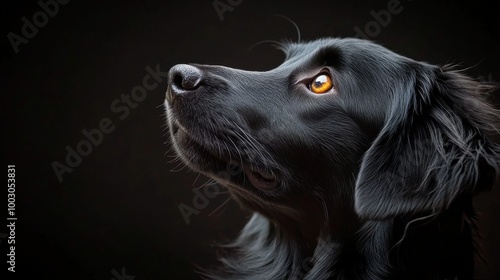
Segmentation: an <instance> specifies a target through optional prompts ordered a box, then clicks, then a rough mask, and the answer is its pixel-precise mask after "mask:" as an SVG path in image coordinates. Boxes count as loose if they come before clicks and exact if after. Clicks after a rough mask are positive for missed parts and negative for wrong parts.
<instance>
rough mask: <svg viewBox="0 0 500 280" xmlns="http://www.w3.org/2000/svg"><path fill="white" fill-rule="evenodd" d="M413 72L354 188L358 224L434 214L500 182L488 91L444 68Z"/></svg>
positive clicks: (499, 158)
mask: <svg viewBox="0 0 500 280" xmlns="http://www.w3.org/2000/svg"><path fill="white" fill-rule="evenodd" d="M413 71H414V72H413V74H414V75H413V78H412V79H411V81H408V84H409V85H410V86H409V87H408V90H406V91H405V92H397V93H394V97H393V102H392V105H391V110H390V113H389V114H388V115H387V117H386V122H385V124H384V127H383V128H382V130H381V132H380V133H379V135H378V136H377V138H376V139H375V140H374V142H373V143H372V146H371V147H370V148H369V149H368V151H367V152H366V153H365V155H364V157H363V161H362V164H361V169H360V172H359V174H358V178H357V181H356V187H355V209H356V211H357V213H358V214H359V215H360V216H361V217H363V218H367V219H384V218H389V217H393V216H396V215H401V214H406V213H418V212H432V213H434V212H439V211H442V210H444V209H446V208H447V207H448V206H449V205H450V204H451V203H452V202H453V201H454V200H455V199H456V198H457V197H459V196H461V195H464V194H468V195H472V194H474V193H476V192H478V191H482V190H489V189H491V187H492V185H493V184H494V183H495V180H496V178H497V175H498V171H499V166H500V147H499V146H498V144H495V143H494V140H493V139H494V138H495V137H497V136H498V135H499V130H498V128H499V126H498V125H497V124H498V119H499V115H500V114H499V113H498V112H497V111H496V110H495V109H493V107H491V106H490V105H489V104H488V102H487V101H486V100H485V98H484V95H485V93H486V91H487V90H488V89H491V87H488V86H485V85H481V84H480V83H478V82H476V81H473V80H472V79H470V78H468V77H466V76H464V75H463V74H461V73H460V72H458V71H454V70H452V69H451V68H449V67H447V66H445V67H442V68H438V67H434V66H430V65H426V64H418V65H417V67H415V68H414V70H413Z"/></svg>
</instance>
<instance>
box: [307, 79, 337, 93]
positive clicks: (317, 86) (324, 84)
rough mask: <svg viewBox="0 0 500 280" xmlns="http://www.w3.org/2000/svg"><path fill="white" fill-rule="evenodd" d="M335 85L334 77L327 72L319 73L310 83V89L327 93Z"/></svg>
mask: <svg viewBox="0 0 500 280" xmlns="http://www.w3.org/2000/svg"><path fill="white" fill-rule="evenodd" d="M332 87H333V82H332V78H331V77H330V76H329V75H327V74H319V75H318V76H316V77H315V78H314V79H313V80H312V81H311V84H310V85H309V89H310V90H311V91H312V92H314V93H317V94H321V93H325V92H327V91H329V90H330V89H331V88H332Z"/></svg>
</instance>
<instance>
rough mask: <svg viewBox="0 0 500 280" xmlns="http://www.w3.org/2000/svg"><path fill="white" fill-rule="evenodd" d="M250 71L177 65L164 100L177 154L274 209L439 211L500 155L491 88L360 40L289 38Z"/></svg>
mask: <svg viewBox="0 0 500 280" xmlns="http://www.w3.org/2000/svg"><path fill="white" fill-rule="evenodd" d="M281 49H282V50H283V51H284V52H285V54H286V58H285V61H284V62H283V63H282V64H281V65H279V66H278V67H276V68H275V69H272V70H269V71H265V72H251V71H244V70H239V69H232V68H228V67H224V66H210V65H197V64H190V65H186V64H182V65H176V66H174V67H172V68H171V69H170V72H169V85H168V90H167V95H166V102H165V107H166V111H167V117H168V123H169V127H170V134H171V138H172V140H173V141H172V142H173V146H174V147H175V150H176V152H177V153H178V155H179V156H180V157H181V158H182V159H183V160H184V161H185V162H186V163H187V164H188V165H189V166H190V167H191V168H192V169H195V170H197V171H199V172H201V173H203V174H206V175H207V176H210V177H212V178H214V179H215V180H217V181H219V182H220V183H221V184H222V185H224V186H227V187H228V188H229V189H230V190H231V191H232V194H233V196H234V197H235V198H236V199H237V200H239V201H240V202H242V203H243V204H245V205H246V206H248V207H250V208H251V209H253V210H256V211H260V212H262V213H264V214H265V215H267V216H271V218H272V217H274V216H275V215H276V213H277V212H280V213H286V214H287V215H286V216H288V217H292V216H294V215H299V216H300V215H303V216H306V217H307V219H315V218H316V217H321V219H324V218H327V217H328V216H329V215H332V214H333V213H349V212H350V211H351V212H352V213H355V214H356V215H357V216H359V217H361V218H366V219H384V218H388V217H392V216H397V215H402V214H406V213H416V212H428V211H432V212H436V211H437V212H439V211H442V210H443V209H446V207H447V206H448V205H449V204H450V203H451V202H453V201H454V200H455V199H456V198H457V197H459V196H461V195H465V194H470V195H471V194H473V193H475V192H477V191H480V190H484V189H488V188H491V186H492V185H493V183H494V181H495V179H496V176H497V171H498V170H497V169H498V166H499V163H500V156H499V155H500V148H499V147H498V145H496V144H495V143H493V140H492V139H493V137H494V136H496V135H498V126H497V121H498V113H497V112H496V111H495V110H494V109H493V108H492V107H491V106H490V105H489V104H488V102H487V101H486V100H485V99H484V94H483V93H484V91H485V90H487V87H484V86H482V85H481V84H479V83H477V82H475V81H473V80H472V79H469V78H467V77H466V76H464V75H463V74H461V73H460V72H458V71H454V70H453V69H450V68H448V67H438V66H434V65H430V64H427V63H423V62H417V61H414V60H412V59H409V58H406V57H403V56H401V55H398V54H396V53H394V52H391V51H389V50H387V49H386V48H384V47H382V46H380V45H377V44H374V43H371V42H369V41H365V40H359V39H322V40H316V41H312V42H308V43H292V44H288V45H286V46H282V47H281Z"/></svg>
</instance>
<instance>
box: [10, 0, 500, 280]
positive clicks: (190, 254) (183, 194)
mask: <svg viewBox="0 0 500 280" xmlns="http://www.w3.org/2000/svg"><path fill="white" fill-rule="evenodd" d="M221 2H224V3H226V0H222V1H221ZM388 2H389V0H386V1H350V2H347V1H344V2H341V1H284V0H281V1H264V0H261V1H251V0H244V1H243V2H242V3H241V4H239V5H237V6H236V7H234V10H233V11H230V12H225V13H224V14H223V16H224V20H223V21H221V20H220V18H219V16H218V14H217V12H216V10H215V8H214V7H213V1H212V0H207V1H193V0H192V1H177V2H176V1H76V0H73V1H70V2H69V3H68V4H66V5H60V7H59V11H58V13H57V15H55V16H54V17H52V18H50V19H49V20H48V23H47V24H46V25H45V26H43V27H41V28H39V30H38V33H37V34H36V35H35V36H34V37H33V38H31V39H29V42H28V43H27V44H21V45H20V46H19V52H18V53H17V54H16V53H15V52H14V50H13V48H12V47H11V45H10V43H9V41H8V39H7V34H8V33H9V32H14V33H16V34H18V35H20V34H21V28H22V26H23V22H22V21H21V18H22V17H24V16H26V17H27V18H28V19H30V21H32V20H31V19H32V16H33V14H34V13H35V12H37V11H39V10H41V8H40V6H39V5H38V4H37V2H36V1H28V2H26V1H25V2H23V1H9V2H6V1H2V8H1V13H2V15H1V18H2V21H3V22H2V26H1V28H2V33H1V34H2V52H1V78H0V79H1V80H0V85H1V94H2V102H1V111H0V113H1V114H2V118H1V122H2V126H1V127H2V139H3V157H2V164H3V165H2V166H4V168H6V165H7V164H15V165H16V175H17V176H16V183H17V184H16V185H17V192H16V195H17V205H16V216H17V217H18V221H17V227H16V242H17V247H16V248H17V251H16V261H17V262H16V270H17V271H18V272H17V273H16V275H17V276H20V275H26V274H28V273H32V274H34V275H36V278H33V279H74V280H78V279H86V280H90V279H101V280H110V279H113V278H115V279H116V280H120V279H118V278H117V277H115V276H114V274H113V273H112V271H116V272H118V273H119V274H121V272H122V268H125V272H126V274H127V275H133V276H135V279H136V280H142V279H198V277H197V276H196V274H195V273H194V270H195V265H200V266H203V267H206V266H210V265H212V264H214V259H215V256H216V251H217V249H216V248H215V247H214V245H215V243H216V242H224V241H228V240H230V239H232V238H234V237H235V236H236V234H237V232H238V231H239V229H240V228H241V227H242V226H243V225H244V223H245V220H246V219H247V218H248V216H249V213H248V212H245V211H243V210H241V209H240V208H239V206H238V205H236V203H235V202H233V201H229V202H228V203H227V204H225V205H224V206H222V205H223V204H224V202H225V201H226V199H228V198H229V196H228V194H220V195H218V196H216V197H215V198H210V199H209V203H208V206H206V208H204V209H201V210H200V212H199V214H198V215H193V216H191V217H190V223H189V225H187V224H186V222H185V221H184V219H183V217H182V215H181V213H180V211H179V209H178V207H179V204H181V203H184V204H186V205H190V206H192V205H193V198H194V197H195V193H194V192H193V188H197V187H200V186H201V185H202V184H203V183H204V182H206V181H207V179H206V178H204V177H200V178H198V180H196V178H197V174H196V173H194V172H189V171H187V170H186V169H182V170H181V171H178V172H171V171H170V170H172V169H176V170H177V169H180V167H181V166H177V163H169V161H170V160H171V159H172V158H171V157H169V156H171V155H173V153H172V152H171V151H170V152H169V149H170V145H169V143H168V142H167V137H166V132H167V131H166V128H165V117H164V116H163V108H162V107H161V105H162V103H163V100H164V93H165V90H166V81H165V80H163V81H162V82H161V84H160V85H159V86H158V87H156V88H155V89H154V90H151V91H149V92H148V94H147V98H146V99H145V100H144V101H142V102H139V103H138V105H137V108H135V109H131V110H130V114H129V116H128V117H127V118H125V119H123V120H121V119H119V115H120V114H116V113H114V112H113V111H112V110H111V108H110V105H111V103H112V102H113V101H114V100H115V99H119V98H120V95H121V94H130V92H131V90H132V88H133V87H135V86H137V85H141V84H142V79H143V77H144V76H145V75H146V74H147V72H146V70H145V67H146V66H150V67H152V68H155V66H156V65H157V64H159V65H160V68H161V69H162V71H168V69H169V68H170V67H171V66H173V65H174V64H176V63H188V62H197V63H207V64H222V65H226V66H230V67H236V68H243V69H248V70H267V69H271V68H273V67H275V66H277V65H278V64H279V63H280V62H281V61H282V60H283V58H284V57H283V55H282V54H281V53H280V52H278V51H276V50H274V49H273V48H271V47H270V46H269V45H265V44H263V45H259V46H257V47H255V48H254V49H252V50H249V47H250V46H252V45H253V44H255V43H257V42H259V41H261V40H281V39H285V38H287V39H290V40H296V39H297V34H296V31H295V29H294V27H293V25H292V24H291V23H290V22H287V21H286V20H284V19H283V18H281V17H277V16H275V15H274V14H280V15H284V16H287V17H289V18H291V19H292V20H294V21H295V22H296V23H297V25H298V26H299V27H300V31H301V33H302V39H303V40H311V39H315V38H319V37H325V36H342V37H348V36H354V34H355V32H354V27H356V26H358V27H360V28H361V29H364V27H365V25H366V24H367V23H369V22H370V21H373V20H374V18H373V16H372V15H371V14H370V11H372V10H373V11H375V12H377V11H379V10H382V9H387V8H386V7H387V3H388ZM465 2H472V3H468V4H466V3H454V1H439V2H438V1H417V0H414V1H409V0H401V6H402V7H403V11H402V12H401V13H399V14H397V15H393V16H392V18H391V21H390V23H389V24H388V25H387V26H385V27H382V28H381V30H380V32H379V33H378V34H377V36H373V37H372V38H371V39H373V40H375V41H377V42H379V43H381V44H383V45H384V46H386V47H388V48H390V49H392V50H394V51H396V52H398V53H401V54H403V55H405V56H409V57H411V58H414V59H416V60H424V61H428V62H430V63H433V64H446V63H459V64H461V65H462V67H463V68H466V67H471V66H474V67H472V68H470V69H468V70H467V71H466V73H467V74H469V75H471V76H473V77H476V78H478V79H484V80H489V81H495V80H497V81H498V80H500V70H499V69H500V65H499V62H500V59H499V58H500V53H499V50H500V44H499V40H498V36H499V35H500V32H499V31H500V28H499V18H498V12H497V10H496V8H495V6H493V3H494V2H493V1H491V2H488V1H465ZM497 101H498V98H497ZM103 118H109V119H111V121H112V122H113V124H114V125H115V130H114V131H113V132H111V133H109V134H105V135H104V137H103V141H102V143H101V144H100V145H98V146H94V147H93V150H92V152H91V153H90V154H89V155H88V156H86V157H83V159H82V162H81V163H80V164H79V165H78V166H77V167H75V168H74V170H73V172H71V173H65V174H64V175H63V182H59V181H58V179H57V177H56V175H55V173H54V171H53V169H52V167H51V164H52V162H53V161H58V162H60V163H62V164H64V163H65V157H66V154H67V151H66V150H65V147H66V146H67V145H69V146H70V147H72V148H75V147H76V146H77V144H78V143H79V142H80V141H82V140H84V139H86V138H85V136H84V135H83V134H82V132H81V131H82V130H83V129H87V130H91V129H95V128H98V127H99V122H100V121H101V119H103ZM5 189H6V187H5ZM2 193H5V196H4V197H3V198H1V199H0V200H1V201H3V202H5V201H6V200H7V199H6V198H7V195H6V194H7V192H6V190H5V191H4V192H2ZM499 203H500V188H499V187H498V186H497V187H496V188H494V190H493V191H492V192H490V193H488V194H484V195H482V196H481V197H479V198H478V200H477V206H478V209H479V210H480V211H481V213H482V214H481V215H480V217H479V221H480V223H479V226H480V228H481V233H482V236H483V239H484V252H485V258H486V260H487V261H488V262H489V267H487V266H485V265H484V264H480V271H479V272H478V277H480V278H481V279H500V238H499V237H500V222H499V221H500V219H499V217H500V209H499V207H498V205H499ZM1 205H2V207H5V208H3V209H2V210H1V211H2V213H5V212H6V211H5V210H6V208H7V206H6V204H4V203H2V204H1ZM220 206H222V207H220ZM219 207H220V208H219ZM4 209H5V210H4ZM2 220H3V221H5V220H4V219H2ZM3 223H5V224H6V222H2V224H3ZM6 232H7V229H6V228H5V226H4V225H2V226H1V227H0V234H2V233H3V235H0V241H1V244H0V246H1V249H2V250H1V257H2V259H1V262H2V272H3V271H6V266H5V255H6V252H7V251H6V239H5V233H6ZM4 267H5V268H4ZM0 277H1V276H0ZM11 278H12V274H10V277H9V278H7V277H5V278H1V279H11ZM12 279H13V278H12ZM123 279H127V278H123Z"/></svg>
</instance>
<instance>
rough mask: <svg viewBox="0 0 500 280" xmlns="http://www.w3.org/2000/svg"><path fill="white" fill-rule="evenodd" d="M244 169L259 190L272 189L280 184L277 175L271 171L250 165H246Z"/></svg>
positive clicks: (251, 182)
mask: <svg viewBox="0 0 500 280" xmlns="http://www.w3.org/2000/svg"><path fill="white" fill-rule="evenodd" d="M243 170H244V171H245V175H246V177H247V178H248V180H249V181H250V184H252V185H253V186H254V187H255V188H257V189H259V190H263V191H270V190H273V189H275V188H276V186H277V185H278V179H277V177H276V176H275V175H274V174H272V173H270V172H265V171H261V170H256V169H252V168H250V167H248V166H244V167H243Z"/></svg>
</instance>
